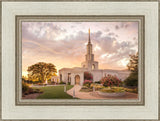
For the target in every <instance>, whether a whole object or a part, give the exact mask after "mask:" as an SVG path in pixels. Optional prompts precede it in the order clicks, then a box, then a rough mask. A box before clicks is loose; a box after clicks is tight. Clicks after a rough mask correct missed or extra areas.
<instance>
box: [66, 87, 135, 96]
mask: <svg viewBox="0 0 160 121" xmlns="http://www.w3.org/2000/svg"><path fill="white" fill-rule="evenodd" d="M80 89H81V86H80V85H75V86H74V87H73V88H71V89H70V90H68V91H67V94H69V95H71V96H73V90H75V97H77V98H79V99H138V94H135V93H129V92H126V94H125V95H124V96H121V97H104V96H100V95H99V94H98V93H97V92H80Z"/></svg>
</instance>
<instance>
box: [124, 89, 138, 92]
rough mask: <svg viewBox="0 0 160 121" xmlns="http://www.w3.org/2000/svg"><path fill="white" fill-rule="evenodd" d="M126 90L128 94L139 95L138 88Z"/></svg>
mask: <svg viewBox="0 0 160 121" xmlns="http://www.w3.org/2000/svg"><path fill="white" fill-rule="evenodd" d="M124 90H125V91H126V92H131V93H138V88H135V89H129V88H124Z"/></svg>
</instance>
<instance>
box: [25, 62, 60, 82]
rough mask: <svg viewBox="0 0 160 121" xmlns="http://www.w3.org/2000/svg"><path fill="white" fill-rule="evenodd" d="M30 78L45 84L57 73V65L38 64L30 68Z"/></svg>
mask: <svg viewBox="0 0 160 121" xmlns="http://www.w3.org/2000/svg"><path fill="white" fill-rule="evenodd" d="M27 71H28V73H29V74H28V78H29V79H31V80H38V81H40V80H41V81H42V82H45V80H46V79H49V78H51V76H53V75H55V73H56V72H57V70H56V67H55V65H53V64H52V63H44V62H38V63H36V64H34V65H31V66H29V67H28V70H27Z"/></svg>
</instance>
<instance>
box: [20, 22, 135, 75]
mask: <svg viewBox="0 0 160 121" xmlns="http://www.w3.org/2000/svg"><path fill="white" fill-rule="evenodd" d="M89 28H90V30H91V43H92V46H93V53H94V56H95V61H98V62H99V68H100V69H117V70H122V69H126V65H127V63H128V61H129V54H135V53H136V52H137V51H138V22H23V23H22V74H23V75H26V74H27V68H28V66H30V65H32V64H35V63H37V62H47V63H53V64H54V65H55V66H56V68H57V70H59V69H61V68H71V67H80V66H81V62H83V61H84V60H85V54H86V44H87V42H88V29H89Z"/></svg>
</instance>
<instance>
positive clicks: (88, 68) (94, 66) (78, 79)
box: [59, 29, 130, 85]
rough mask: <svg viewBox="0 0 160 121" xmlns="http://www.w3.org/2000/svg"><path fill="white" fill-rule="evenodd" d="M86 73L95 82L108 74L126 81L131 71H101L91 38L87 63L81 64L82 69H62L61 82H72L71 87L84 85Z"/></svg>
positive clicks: (60, 71)
mask: <svg viewBox="0 0 160 121" xmlns="http://www.w3.org/2000/svg"><path fill="white" fill-rule="evenodd" d="M84 72H89V73H91V74H92V75H93V82H96V81H100V80H101V78H102V77H105V76H106V75H107V74H111V75H116V76H117V77H118V78H119V79H121V80H122V81H123V80H124V79H126V78H127V77H128V76H129V74H130V71H128V70H111V69H99V68H98V62H97V61H95V60H94V54H93V53H92V43H91V39H90V29H89V38H88V44H87V53H86V55H85V61H84V62H82V63H81V67H74V68H62V69H60V70H59V76H60V81H63V82H66V83H68V82H70V84H71V85H75V84H79V85H83V82H84Z"/></svg>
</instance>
